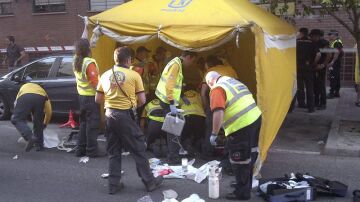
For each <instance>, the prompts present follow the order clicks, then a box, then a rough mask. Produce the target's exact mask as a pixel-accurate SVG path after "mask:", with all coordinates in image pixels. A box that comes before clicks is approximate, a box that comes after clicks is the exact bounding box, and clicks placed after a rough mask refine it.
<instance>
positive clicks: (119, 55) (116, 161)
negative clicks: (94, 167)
mask: <svg viewBox="0 0 360 202" xmlns="http://www.w3.org/2000/svg"><path fill="white" fill-rule="evenodd" d="M114 60H115V64H116V65H115V66H114V67H113V68H111V69H110V70H108V71H106V72H105V73H104V74H103V75H102V76H101V78H100V81H99V85H98V87H97V93H96V97H95V99H96V102H97V103H99V104H103V103H104V107H105V122H106V128H107V133H108V137H107V144H108V145H107V152H108V154H109V194H115V193H116V192H117V191H118V190H120V189H121V188H122V186H123V185H122V183H120V178H121V151H122V146H123V145H125V146H126V147H127V149H128V150H129V151H130V152H131V154H132V156H133V158H134V160H135V162H136V169H137V172H138V175H139V177H140V178H141V180H142V182H143V183H144V185H145V187H146V189H147V191H153V190H155V189H156V188H158V187H159V186H160V184H161V183H162V181H163V179H162V178H161V177H157V178H154V176H153V174H152V172H151V170H150V166H149V162H148V159H147V158H146V153H145V151H146V144H145V136H144V134H143V133H142V131H141V129H140V127H139V125H138V124H137V122H136V117H137V116H136V114H135V111H136V110H135V109H136V107H137V106H141V105H143V104H145V102H146V98H145V92H144V86H143V83H142V79H141V77H140V75H139V74H138V73H136V72H135V71H132V70H130V69H129V67H130V65H131V54H130V49H129V48H128V47H121V48H117V49H116V50H115V52H114Z"/></svg>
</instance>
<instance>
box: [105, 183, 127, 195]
mask: <svg viewBox="0 0 360 202" xmlns="http://www.w3.org/2000/svg"><path fill="white" fill-rule="evenodd" d="M122 189H124V184H123V183H121V182H120V183H119V185H114V184H109V192H108V193H109V194H110V195H114V194H116V192H118V191H121V190H122Z"/></svg>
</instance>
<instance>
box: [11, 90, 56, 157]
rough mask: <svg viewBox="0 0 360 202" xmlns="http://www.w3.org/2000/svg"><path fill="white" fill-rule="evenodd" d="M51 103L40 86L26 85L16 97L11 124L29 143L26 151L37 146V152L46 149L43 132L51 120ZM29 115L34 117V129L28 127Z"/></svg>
mask: <svg viewBox="0 0 360 202" xmlns="http://www.w3.org/2000/svg"><path fill="white" fill-rule="evenodd" d="M51 114H52V110H51V103H50V100H49V98H48V95H47V93H46V92H45V90H44V89H43V88H42V87H41V86H40V85H38V84H35V83H26V84H24V85H23V86H22V87H21V88H20V90H19V93H18V94H17V96H16V101H15V106H14V111H13V115H12V116H11V123H12V124H13V125H14V126H15V128H16V129H17V130H18V131H19V132H20V134H21V136H22V137H23V138H24V139H25V141H27V143H26V147H25V151H27V152H28V151H30V150H31V148H32V147H33V146H35V148H36V151H41V150H43V149H44V133H43V130H44V128H45V127H46V126H47V124H48V123H49V122H50V119H51ZM29 115H31V116H32V121H33V129H32V130H31V129H30V128H29V126H28V125H27V120H28V117H29Z"/></svg>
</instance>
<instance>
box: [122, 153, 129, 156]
mask: <svg viewBox="0 0 360 202" xmlns="http://www.w3.org/2000/svg"><path fill="white" fill-rule="evenodd" d="M121 155H123V156H128V155H130V152H123V153H121Z"/></svg>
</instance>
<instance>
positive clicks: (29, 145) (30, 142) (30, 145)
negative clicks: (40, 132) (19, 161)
mask: <svg viewBox="0 0 360 202" xmlns="http://www.w3.org/2000/svg"><path fill="white" fill-rule="evenodd" d="M35 142H36V138H35V137H33V136H32V137H31V138H29V140H28V141H27V143H26V145H25V151H26V152H29V151H30V150H31V149H32V148H33V147H34V144H35Z"/></svg>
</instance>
